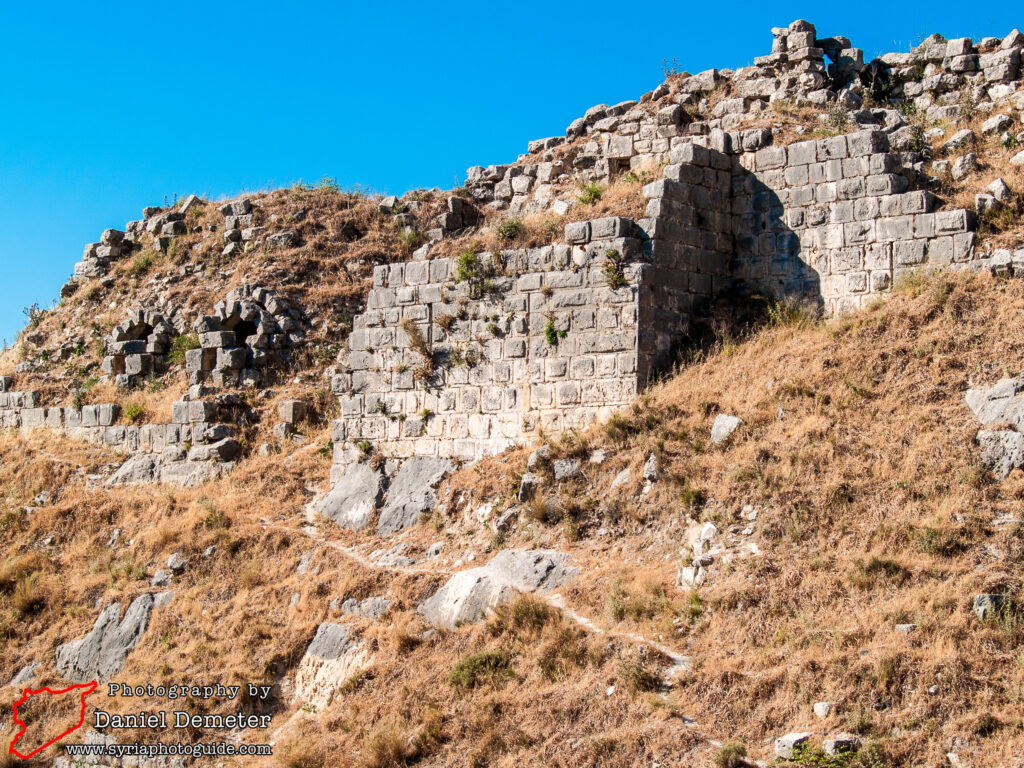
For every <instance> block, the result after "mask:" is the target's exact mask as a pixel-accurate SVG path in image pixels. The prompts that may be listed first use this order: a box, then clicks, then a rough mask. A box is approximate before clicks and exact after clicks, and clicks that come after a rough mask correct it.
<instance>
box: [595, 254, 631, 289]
mask: <svg viewBox="0 0 1024 768" xmlns="http://www.w3.org/2000/svg"><path fill="white" fill-rule="evenodd" d="M607 256H608V260H607V261H606V262H605V263H604V266H603V267H602V268H601V272H602V273H603V274H604V279H605V280H607V281H608V286H609V287H610V288H622V287H623V286H625V285H629V283H628V282H627V280H626V275H625V272H624V270H625V259H624V258H623V257H622V254H621V253H619V252H618V251H616V250H614V249H613V250H610V251H608V254H607Z"/></svg>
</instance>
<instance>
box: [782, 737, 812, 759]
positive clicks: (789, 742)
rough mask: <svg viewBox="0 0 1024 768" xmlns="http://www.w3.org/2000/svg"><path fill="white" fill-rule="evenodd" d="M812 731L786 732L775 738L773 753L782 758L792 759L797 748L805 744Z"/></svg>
mask: <svg viewBox="0 0 1024 768" xmlns="http://www.w3.org/2000/svg"><path fill="white" fill-rule="evenodd" d="M813 735H814V734H812V733H806V732H803V733H787V734H786V735H785V736H780V737H779V738H777V739H776V740H775V754H776V756H778V757H781V758H782V759H784V760H792V759H793V758H794V757H795V756H796V752H797V749H798V748H799V747H801V746H802V745H804V744H806V743H807V742H808V740H809V739H810V738H811V736H813Z"/></svg>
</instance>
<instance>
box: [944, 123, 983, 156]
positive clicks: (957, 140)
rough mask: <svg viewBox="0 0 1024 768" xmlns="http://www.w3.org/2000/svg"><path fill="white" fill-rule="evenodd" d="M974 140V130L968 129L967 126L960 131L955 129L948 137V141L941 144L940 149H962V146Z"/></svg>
mask: <svg viewBox="0 0 1024 768" xmlns="http://www.w3.org/2000/svg"><path fill="white" fill-rule="evenodd" d="M974 140H975V135H974V131H972V130H970V129H969V128H965V129H963V130H962V131H957V132H956V133H954V134H953V135H952V136H951V137H950V139H949V141H947V142H946V143H945V144H943V145H942V151H943V152H953V151H955V150H958V149H962V148H963V147H966V146H968V145H969V144H972V143H973V142H974Z"/></svg>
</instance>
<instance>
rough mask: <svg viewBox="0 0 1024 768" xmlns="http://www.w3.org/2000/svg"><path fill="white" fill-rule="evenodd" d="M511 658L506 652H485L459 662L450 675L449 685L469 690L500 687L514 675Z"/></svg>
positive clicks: (466, 657) (474, 654)
mask: <svg viewBox="0 0 1024 768" xmlns="http://www.w3.org/2000/svg"><path fill="white" fill-rule="evenodd" d="M511 663H512V659H511V657H510V656H509V655H508V653H506V652H505V651H483V652H481V653H473V654H470V655H469V656H465V657H463V658H462V659H460V660H459V662H458V663H457V664H456V665H455V667H454V669H452V671H451V672H449V673H448V684H449V685H450V686H452V687H453V688H459V689H462V690H468V689H471V688H478V687H480V686H482V685H500V684H501V682H502V681H503V680H504V679H505V678H508V677H510V676H511V675H512V670H511V669H510V666H511Z"/></svg>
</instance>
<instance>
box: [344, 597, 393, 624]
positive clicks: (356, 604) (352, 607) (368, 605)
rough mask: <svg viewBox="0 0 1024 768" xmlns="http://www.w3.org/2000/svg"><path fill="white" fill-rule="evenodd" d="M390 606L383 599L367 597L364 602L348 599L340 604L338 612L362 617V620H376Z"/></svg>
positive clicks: (388, 601) (387, 601) (385, 599)
mask: <svg viewBox="0 0 1024 768" xmlns="http://www.w3.org/2000/svg"><path fill="white" fill-rule="evenodd" d="M390 605H391V601H390V600H388V599H387V598H384V597H368V598H366V599H365V600H355V599H354V598H351V597H350V598H349V599H348V600H345V601H343V602H342V603H341V605H340V606H339V610H341V611H342V612H343V613H351V614H353V615H355V616H362V617H363V618H364V619H376V618H379V617H381V616H383V615H384V614H385V613H386V612H387V610H388V608H389V607H390Z"/></svg>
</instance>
